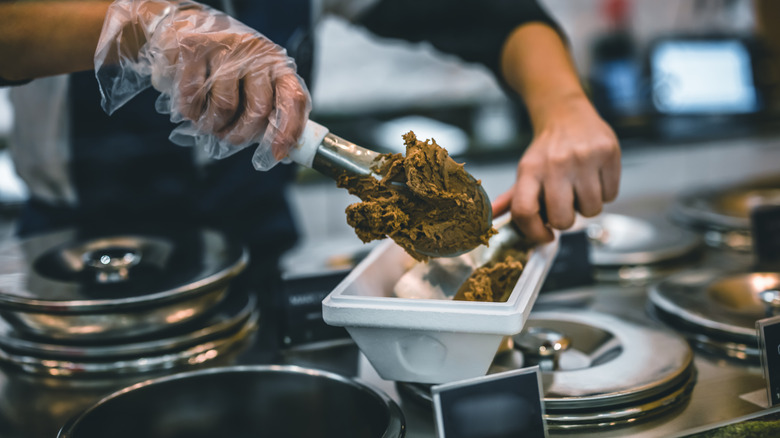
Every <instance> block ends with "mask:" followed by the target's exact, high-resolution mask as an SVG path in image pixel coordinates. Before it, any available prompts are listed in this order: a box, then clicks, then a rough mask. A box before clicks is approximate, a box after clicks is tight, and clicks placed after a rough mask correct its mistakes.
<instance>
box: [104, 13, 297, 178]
mask: <svg viewBox="0 0 780 438" xmlns="http://www.w3.org/2000/svg"><path fill="white" fill-rule="evenodd" d="M95 73H96V76H97V79H98V83H99V86H100V91H101V94H102V97H103V99H102V105H103V109H104V110H105V111H106V112H107V113H109V114H111V113H113V112H114V111H115V110H116V109H118V108H119V107H121V106H122V105H123V104H124V103H125V102H127V101H128V100H130V99H131V98H132V97H133V96H135V95H136V94H138V93H139V92H141V91H142V90H144V89H145V88H147V87H149V86H150V85H151V86H153V87H154V88H155V89H156V90H158V91H160V93H161V95H160V97H159V98H158V99H157V103H156V109H157V111H159V112H161V113H163V114H170V119H171V121H172V122H174V123H179V122H181V124H180V125H179V126H178V127H176V128H175V129H174V130H173V132H172V133H171V136H170V139H171V141H173V142H174V143H176V144H179V145H185V146H191V145H196V146H198V147H203V148H204V149H205V150H206V151H207V152H208V154H209V155H210V156H211V157H213V158H224V157H227V156H229V155H231V154H233V153H235V152H238V151H239V150H241V149H243V148H245V147H247V146H249V145H252V144H256V143H259V146H258V147H257V149H256V151H255V155H254V157H253V159H252V163H253V164H254V166H255V168H257V169H258V170H268V169H270V168H271V167H273V166H274V165H275V164H276V163H277V162H279V161H280V160H281V159H282V158H284V157H286V156H287V152H288V151H289V149H290V148H291V147H292V146H293V145H295V143H296V141H297V139H298V137H300V135H301V133H302V132H303V127H304V124H305V123H306V120H307V119H308V115H309V111H310V110H311V97H310V95H309V92H308V90H307V88H306V85H305V84H304V83H303V80H302V79H301V78H300V77H299V76H298V75H297V74H296V72H295V63H294V61H293V60H292V58H290V57H288V56H287V53H286V51H285V50H284V49H283V48H282V47H280V46H277V45H276V44H274V43H273V42H271V41H270V40H268V39H267V38H265V37H264V36H262V35H260V34H259V33H258V32H257V31H255V30H253V29H251V28H249V27H247V26H246V25H244V24H242V23H240V22H239V21H237V20H235V19H233V18H231V17H229V16H228V15H226V14H223V13H221V12H219V11H216V10H214V9H211V8H209V7H208V6H205V5H202V4H199V3H196V2H192V1H184V0H179V1H177V0H173V1H164V0H140V1H139V0H116V1H114V3H113V4H112V5H111V6H110V7H109V10H108V13H107V14H106V19H105V21H104V24H103V31H102V33H101V36H100V41H99V42H98V46H97V50H96V52H95Z"/></svg>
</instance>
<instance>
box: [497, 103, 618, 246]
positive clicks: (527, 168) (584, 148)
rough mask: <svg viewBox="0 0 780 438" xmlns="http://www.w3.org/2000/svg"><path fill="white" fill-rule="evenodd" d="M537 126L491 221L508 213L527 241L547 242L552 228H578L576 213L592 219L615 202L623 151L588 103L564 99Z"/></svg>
mask: <svg viewBox="0 0 780 438" xmlns="http://www.w3.org/2000/svg"><path fill="white" fill-rule="evenodd" d="M549 114H550V115H551V116H550V117H547V118H544V119H542V121H541V122H540V123H539V124H538V125H536V126H535V131H536V134H535V135H534V139H533V141H532V142H531V144H530V146H529V147H528V149H527V150H526V152H525V153H524V154H523V157H522V158H521V159H520V162H519V164H518V166H517V176H516V179H515V182H514V184H513V185H512V187H511V188H510V189H509V190H508V191H506V192H505V193H503V194H501V195H500V196H498V197H497V198H496V199H495V201H494V202H493V217H498V216H500V215H502V214H504V213H506V212H507V211H510V212H511V215H512V220H513V221H514V222H515V224H517V226H518V227H519V228H520V230H521V232H523V233H524V234H525V235H526V236H527V237H528V238H529V239H531V240H534V241H539V242H549V241H551V240H552V239H553V237H554V236H553V232H552V229H559V230H564V229H567V228H570V227H571V226H572V225H573V224H574V220H575V213H576V212H579V213H580V214H582V215H583V216H585V217H593V216H596V215H598V214H599V213H601V210H602V207H603V205H604V203H606V202H611V201H613V200H615V198H616V197H617V194H618V186H619V183H620V147H619V145H618V140H617V138H616V136H615V134H614V132H612V129H611V128H610V127H609V126H608V125H607V124H606V123H605V122H604V121H603V120H602V119H601V118H600V117H599V116H598V114H597V113H596V111H595V110H594V109H593V107H592V106H591V105H590V102H588V101H587V99H586V98H585V97H584V96H582V97H575V98H571V99H565V100H564V101H561V102H560V104H556V105H555V108H551V109H550V111H549Z"/></svg>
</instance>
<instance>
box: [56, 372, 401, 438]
mask: <svg viewBox="0 0 780 438" xmlns="http://www.w3.org/2000/svg"><path fill="white" fill-rule="evenodd" d="M405 431H406V424H405V419H404V415H403V413H402V412H401V409H400V408H399V406H398V405H397V404H396V403H395V402H394V401H393V400H392V399H391V398H390V397H388V396H387V395H386V394H384V393H382V392H380V391H378V390H376V389H374V388H373V387H371V386H368V385H366V384H365V383H362V382H360V381H357V380H354V379H350V378H347V377H343V376H340V375H337V374H333V373H330V372H326V371H320V370H314V369H307V368H301V367H292V366H239V367H226V368H212V369H209V370H200V371H194V372H187V373H181V374H177V375H172V376H168V377H162V378H158V379H153V380H148V381H145V382H141V383H138V384H136V385H134V386H131V387H128V388H126V389H123V390H120V391H117V392H115V393H113V394H111V395H109V396H107V397H105V398H103V399H102V400H100V401H98V402H97V403H96V404H95V405H93V406H92V407H90V408H89V409H88V410H86V411H85V412H84V413H83V414H81V415H79V416H77V417H75V418H73V419H72V420H71V421H69V422H68V423H67V424H65V425H64V426H63V428H62V430H61V431H60V433H59V435H58V436H59V437H60V438H90V437H95V438H97V437H100V438H102V437H106V436H111V437H115V438H122V437H134V438H135V437H147V438H162V437H171V436H187V437H191V438H197V437H215V436H229V437H250V436H251V437H254V436H271V437H289V438H295V437H301V438H317V437H335V436H338V437H343V438H350V437H355V438H367V437H377V438H380V437H381V438H398V437H403V436H404V435H405Z"/></svg>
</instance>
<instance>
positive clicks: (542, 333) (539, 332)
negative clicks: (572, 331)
mask: <svg viewBox="0 0 780 438" xmlns="http://www.w3.org/2000/svg"><path fill="white" fill-rule="evenodd" d="M515 345H516V346H517V348H519V349H520V350H522V351H523V353H524V354H525V356H526V357H527V358H528V359H530V361H531V362H535V363H536V364H537V365H539V368H540V369H541V370H542V371H555V370H557V369H558V368H559V359H560V357H561V353H563V352H564V351H566V350H568V349H569V347H571V339H569V338H568V337H567V336H566V335H564V334H563V333H560V332H558V331H556V330H551V329H548V328H544V327H531V328H529V329H528V330H527V331H526V332H524V333H522V334H520V335H519V336H517V337H516V338H515Z"/></svg>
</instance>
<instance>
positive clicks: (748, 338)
mask: <svg viewBox="0 0 780 438" xmlns="http://www.w3.org/2000/svg"><path fill="white" fill-rule="evenodd" d="M778 288H780V273H777V272H748V271H724V270H721V269H696V270H689V271H685V272H681V273H679V274H676V275H673V276H671V277H669V278H667V279H666V280H664V281H661V282H659V283H658V284H656V285H653V286H652V287H651V288H650V289H649V291H648V306H649V310H650V311H651V312H653V314H654V315H655V316H656V317H657V318H658V319H660V320H662V321H664V322H665V323H667V324H669V325H670V326H671V327H674V329H675V330H677V331H679V332H680V333H682V334H684V335H685V336H686V337H687V338H689V339H690V340H691V342H692V343H693V344H694V345H695V346H697V347H699V348H701V349H702V350H704V351H707V352H710V353H713V354H717V355H720V356H722V357H726V358H731V359H736V360H740V361H746V362H748V363H753V364H758V362H759V358H760V352H759V350H758V338H757V335H756V321H757V320H759V319H763V318H766V317H769V316H773V315H776V314H778V309H779V308H778V300H777V298H778V295H780V292H778Z"/></svg>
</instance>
